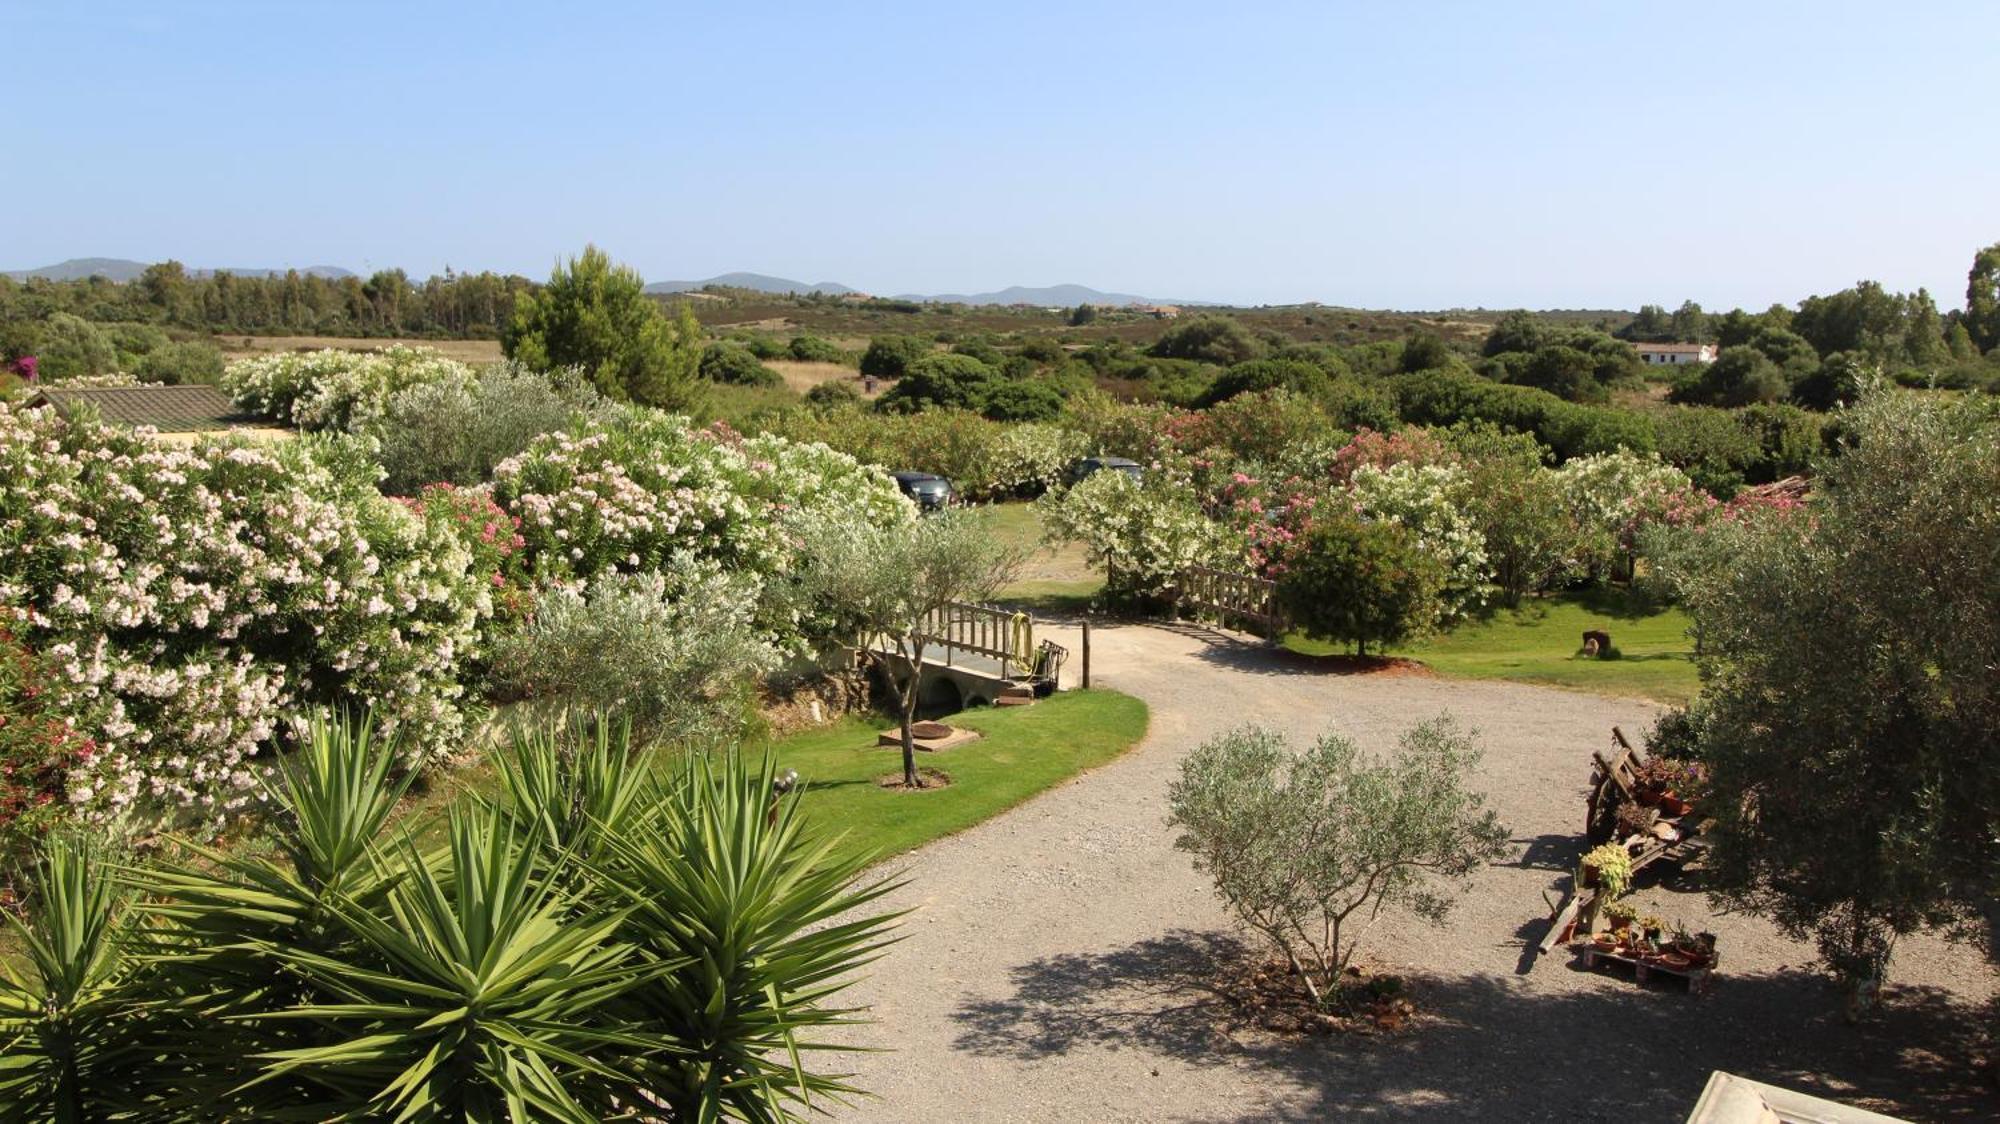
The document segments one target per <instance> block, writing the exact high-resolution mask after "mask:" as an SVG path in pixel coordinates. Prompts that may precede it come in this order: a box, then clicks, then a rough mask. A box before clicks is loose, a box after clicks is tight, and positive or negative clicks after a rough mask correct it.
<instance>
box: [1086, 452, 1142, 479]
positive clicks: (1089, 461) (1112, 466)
mask: <svg viewBox="0 0 2000 1124" xmlns="http://www.w3.org/2000/svg"><path fill="white" fill-rule="evenodd" d="M1145 471H1146V470H1145V469H1144V468H1143V467H1141V466H1140V464H1139V462H1138V461H1128V460H1126V459H1125V458H1124V457H1085V458H1083V459H1082V460H1080V461H1078V462H1076V463H1075V464H1073V465H1071V466H1069V482H1070V483H1072V484H1075V483H1077V482H1079V481H1081V480H1082V479H1083V478H1084V477H1086V476H1089V475H1090V474H1091V473H1093V472H1122V473H1124V474H1125V475H1127V476H1130V477H1131V478H1132V479H1134V480H1137V479H1139V478H1140V477H1141V476H1142V475H1144V474H1145Z"/></svg>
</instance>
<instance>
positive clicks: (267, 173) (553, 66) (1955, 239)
mask: <svg viewBox="0 0 2000 1124" xmlns="http://www.w3.org/2000/svg"><path fill="white" fill-rule="evenodd" d="M1745 9H1748V10H1745ZM0 42H5V43H6V44H8V50H7V52H6V53H7V57H8V60H9V61H8V76H7V78H6V81H5V84H4V86H0V137H4V138H5V140H6V142H7V146H6V147H7V150H8V155H9V160H8V164H9V167H8V169H7V171H6V172H5V173H4V174H0V266H4V267H7V268H20V267H25V266H32V265H41V264H46V263H48V262H52V261H56V260H59V259H62V258H67V257H79V256H94V255H103V256H110V257H130V258H139V259H142V260H155V259H160V258H166V257H177V258H179V259H181V260H183V261H185V262H188V263H189V264H191V265H203V264H221V265H238V266H263V265H306V264H315V263H328V264H334V265H342V266H346V267H348V268H350V269H355V270H361V271H366V270H369V269H374V268H382V267H387V266H402V267H404V268H406V269H408V270H410V271H411V273H413V274H415V275H417V276H425V275H428V274H429V273H431V272H433V271H437V270H440V269H442V268H443V267H444V266H446V265H447V264H449V265H451V266H453V267H456V268H459V269H482V268H492V269H500V270H506V271H514V272H522V273H527V274H530V275H535V276H539V275H542V274H544V273H546V272H547V270H548V268H549V266H550V264H551V263H552V262H553V261H554V260H555V259H556V258H557V257H558V256H559V255H563V254H568V253H573V252H575V251H576V250H577V249H578V248H580V247H581V246H582V245H583V244H584V243H585V242H586V241H595V242H597V243H598V244H599V245H602V246H604V247H605V248H606V249H608V250H610V251H611V252H612V253H613V255H614V256H616V257H618V258H620V259H622V260H624V261H626V262H629V263H630V264H632V265H634V266H636V267H637V268H638V269H639V270H640V271H641V272H642V273H644V274H645V275H646V276H647V277H648V278H651V279H656V280H659V279H668V278H690V277H704V276H708V275H711V274H714V273H718V272H722V271H724V270H732V269H749V270H756V271H760V272H766V273H775V274H779V275H783V276H788V277H794V278H800V279H803V280H807V281H819V280H837V281H843V282H846V283H848V284H852V285H856V286H859V287H861V288H864V289H867V290H870V291H874V292H881V293H890V292H902V291H922V292H940V291H959V292H964V291H972V290H978V289H988V288H998V287H1001V286H1004V285H1008V284H1017V283H1018V284H1051V283H1055V282H1063V281H1075V282H1080V283H1084V284H1089V285H1094V286H1097V287H1099V288H1104V289H1116V290H1122V291H1128V292H1138V293H1145V294H1149V295H1155V296H1163V297H1183V298H1206V299H1215V300H1228V301H1237V302H1245V303H1254V302H1283V301H1295V300H1311V299H1316V300H1322V301H1326V302H1329V303H1335V304H1345V305H1354V306H1361V307H1397V308H1444V307H1454V306H1477V305H1484V306H1487V307H1513V306H1517V305H1525V306H1531V307H1635V306H1636V305H1638V304H1639V303H1640V302H1643V301H1655V302H1661V303H1667V304H1673V303H1677V302H1678V301H1679V300H1681V299H1682V298H1683V297H1693V298H1695V299H1697V300H1700V301H1701V302H1703V303H1704V304H1705V305H1708V306H1710V307H1729V306H1733V305H1738V304H1742V305H1746V306H1751V307H1759V308H1761V307H1763V306H1764V305H1767V304H1770V303H1772V302H1773V301H1782V302H1786V303H1790V302H1793V301H1796V300H1797V299H1798V298H1800V297H1803V296H1805V295H1807V294H1809V293H1814V292H1827V291H1831V290H1833V289H1837V288H1840V287H1842V286H1845V285H1848V284H1851V283H1852V282H1854V281H1855V280H1856V279H1859V278H1863V277H1867V278H1874V279H1878V280H1880V281H1882V282H1883V283H1885V284H1887V285H1889V286H1890V287H1892V288H1895V289H1899V290H1902V289H1914V288H1916V287H1917V286H1920V285H1921V286H1928V287H1929V288H1930V289H1931V291H1932V292H1933V294H1934V295H1935V296H1936V297H1937V298H1938V300H1939V303H1940V304H1941V305H1942V306H1944V307H1947V308H1950V307H1956V306H1958V305H1959V304H1961V303H1962V302H1963V297H1964V285H1965V269H1966V267H1967V265H1968V264H1969V262H1970V260H1971V257H1972V253H1973V251H1974V250H1975V248H1976V247H1978V246H1980V245H1985V244H1988V243H1991V242H1993V241H1995V240H2000V142H1996V137H2000V122H1996V118H1995V111H1996V108H2000V4H1993V3H1991V2H1983V3H1943V2H1938V3H1921V4H1912V5H1898V6H1891V5H1886V4H1879V3H1877V4H1840V3H1817V4H1803V3H1800V4H1791V3H1785V4H1777V3H1767V4H1713V5H1711V4H1701V3H1681V4H1674V5H1633V4H1620V3H1608V2H1607V3H1602V4H1504V5H1503V4H1496V3H1466V4H1457V3H1424V4H1397V5H1391V4H1381V3H1368V4H1360V3H1357V4H1335V3H1319V4H1255V3H1244V4H1218V3H1214V2H1212V0H1211V2H1208V3H1202V4H1189V5H1182V4H1177V3H1161V2H1154V3H1145V4H1138V3H1133V4H1115V5H1114V4H1087V3H1065V4H1047V5H1042V4H1027V3H1008V4H992V5H986V6H984V7H983V9H982V10H979V11H969V10H961V6H960V5H956V4H950V3H943V4H940V3H935V2H932V3H926V4H910V5H900V4H859V3H857V4H851V5H850V4H837V5H836V4H812V5H808V4H796V5H795V4H785V3H762V4H754V5H751V4H744V5H700V6H697V5H671V4H663V3H653V4H629V5H619V4H584V3H575V4H561V5H558V4H547V3H541V4H520V5H507V4H483V5H476V6H475V5H447V4H443V3H435V4H432V3H407V4H373V3H340V4H320V3H314V2H309V0H296V2H292V3H279V2H273V3H267V4H252V3H220V2H201V0H182V2H179V3H172V4H99V3H91V2H90V0H56V2H46V3H45V2H40V0H32V2H31V0H0Z"/></svg>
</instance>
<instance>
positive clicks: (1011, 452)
mask: <svg viewBox="0 0 2000 1124" xmlns="http://www.w3.org/2000/svg"><path fill="white" fill-rule="evenodd" d="M1089 452H1090V442H1089V440H1088V439H1087V438H1085V437H1084V436H1083V434H1081V433H1078V432H1076V431H1074V430H1070V429H1064V428H1063V427H1062V426H1059V425H1049V424H1047V423H1044V422H1026V423H1023V424H1021V425H1015V426H1009V427H1008V428H1007V429H1005V430H1004V431H1003V432H1002V433H1001V434H1000V436H999V438H998V439H997V440H996V441H994V442H993V447H992V449H991V450H990V451H989V452H988V454H987V458H986V479H985V480H982V481H978V482H977V483H978V484H979V485H981V488H980V489H979V492H980V493H983V494H980V495H979V498H992V499H1001V498H1006V497H1010V496H1030V495H1041V494H1042V493H1044V492H1046V491H1048V490H1049V489H1050V488H1053V487H1055V486H1056V485H1057V484H1058V483H1060V482H1061V481H1062V478H1063V474H1064V473H1066V472H1068V471H1069V467H1070V466H1071V465H1072V464H1075V463H1076V462H1077V461H1078V460H1081V459H1082V458H1083V457H1084V456H1086V455H1088V454H1089ZM962 490H964V491H966V492H967V493H972V494H979V493H975V490H974V489H973V488H972V487H970V486H967V487H965V488H963V489H962Z"/></svg>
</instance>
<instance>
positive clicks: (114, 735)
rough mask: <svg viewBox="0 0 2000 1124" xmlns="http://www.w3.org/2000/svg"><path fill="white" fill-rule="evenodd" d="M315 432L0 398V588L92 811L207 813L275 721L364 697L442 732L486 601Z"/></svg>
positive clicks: (426, 731) (449, 734)
mask: <svg viewBox="0 0 2000 1124" xmlns="http://www.w3.org/2000/svg"><path fill="white" fill-rule="evenodd" d="M320 447H321V446H320V444H319V443H304V444H299V445H293V446H281V447H275V448H274V447H258V446H249V445H243V444H237V443H230V442H227V441H221V440H209V441H204V442H200V443H196V444H194V445H173V444H166V443H163V442H159V441H156V440H154V439H153V438H152V436H151V434H150V433H149V432H148V431H145V430H140V431H138V432H137V433H128V432H122V431H118V430H113V429H109V428H106V427H103V426H100V425H97V424H95V423H91V422H87V421H84V422H72V421H68V420H64V419H62V418H60V417H57V416H55V414H54V413H53V412H52V411H26V412H23V411H15V410H12V409H9V408H5V407H0V480H5V481H6V482H7V483H6V486H5V487H4V488H0V600H5V601H11V602H14V603H17V604H19V605H20V606H22V607H23V608H24V609H26V610H27V612H28V614H29V620H30V621H31V622H32V624H33V626H34V632H35V635H34V642H35V644H36V646H38V647H40V648H42V649H43V650H45V651H47V652H48V653H50V654H52V655H54V656H55V657H57V658H58V659H59V660H61V661H62V663H63V671H64V674H63V675H62V676H61V677H60V678H61V681H62V687H61V690H62V692H63V693H64V694H65V696H66V697H65V698H64V699H62V700H60V702H61V704H62V706H61V709H62V710H63V712H65V713H68V714H71V715H75V716H83V717H82V718H81V719H80V722H81V723H82V724H85V725H87V727H88V729H87V732H88V733H90V734H91V735H92V736H93V737H94V738H96V739H97V741H98V744H99V747H100V752H99V753H98V754H97V756H96V757H95V758H94V759H93V760H92V761H91V762H89V764H88V765H87V766H85V767H84V768H82V769H80V770H78V771H77V772H75V773H74V774H73V775H72V778H71V790H70V793H69V795H70V799H71V800H72V801H73V802H74V803H76V804H78V805H80V806H82V808H83V809H84V810H85V811H86V813H88V814H91V815H93V816H96V817H97V818H101V819H114V818H124V817H137V816H145V817H149V818H150V817H153V816H158V815H161V814H166V815H178V814H183V813H187V812H193V813H197V814H206V815H208V816H211V817H217V816H220V815H223V814H225V813H226V812H228V811H229V810H230V809H233V808H236V807H238V806H240V805H241V804H242V803H243V802H244V801H245V800H246V799H248V798H249V796H250V794H251V793H252V791H253V789H254V787H255V776H254V773H253V759H254V758H255V757H256V756H257V755H258V754H259V753H260V752H261V751H263V750H264V749H265V748H266V747H267V746H268V745H269V743H270V741H271V739H272V737H273V736H274V731H275V729H276V728H277V726H278V725H279V719H280V717H281V716H283V715H285V714H287V713H288V712H291V711H294V710H296V709H298V708H300V707H304V706H308V705H319V704H353V705H356V706H372V707H374V708H375V709H376V711H377V713H378V714H379V715H381V717H382V718H383V719H384V721H385V723H387V724H388V725H389V726H390V727H392V728H393V727H403V728H404V732H405V733H406V734H409V735H411V737H410V739H409V740H408V741H407V742H406V744H409V745H410V746H411V748H412V751H413V752H416V751H421V750H422V749H423V747H425V746H427V745H432V746H434V745H436V743H438V742H441V741H444V742H448V741H449V740H451V739H453V738H455V737H457V736H458V734H459V733H460V730H461V727H462V722H463V717H462V714H461V709H460V708H461V703H460V697H461V695H462V693H463V688H462V687H461V686H460V683H459V666H460V663H461V661H462V660H463V659H464V658H465V657H466V656H467V655H468V654H470V651H471V649H472V648H474V647H475V646H476V644H477V638H478V636H479V633H480V625H481V621H482V619H483V618H484V617H485V616H487V615H489V614H490V612H491V605H490V601H489V598H488V594H487V592H486V591H485V590H484V589H483V588H481V586H480V585H479V583H477V582H476V581H474V580H473V579H472V578H471V577H470V576H469V574H468V567H469V565H470V563H471V556H470V554H469V553H468V552H467V551H466V549H465V548H464V547H463V546H462V545H460V543H459V540H458V539H457V538H456V537H455V535H454V534H453V532H452V530H451V529H450V527H448V526H446V525H445V524H444V523H443V522H442V521H440V522H437V523H431V522H426V521H425V520H424V519H422V518H420V517H418V516H416V515H414V514H412V513H411V512H410V511H408V510H407V509H405V508H404V507H402V506H401V505H398V504H396V503H394V502H392V501H390V500H386V499H383V498H381V497H380V496H377V495H375V494H374V493H373V492H372V491H370V490H365V489H360V488H356V487H354V486H352V484H351V482H350V481H346V480H343V479H341V478H338V477H336V476H335V474H334V472H333V471H332V470H331V469H329V468H328V467H327V466H326V465H324V464H322V463H321V462H320V461H319V460H317V459H316V458H315V450H316V449H318V448H320Z"/></svg>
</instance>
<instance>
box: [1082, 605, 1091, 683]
mask: <svg viewBox="0 0 2000 1124" xmlns="http://www.w3.org/2000/svg"><path fill="white" fill-rule="evenodd" d="M1083 689H1084V690H1086V691H1088V690H1090V620H1089V619H1088V618H1085V620H1084V622H1083Z"/></svg>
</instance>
